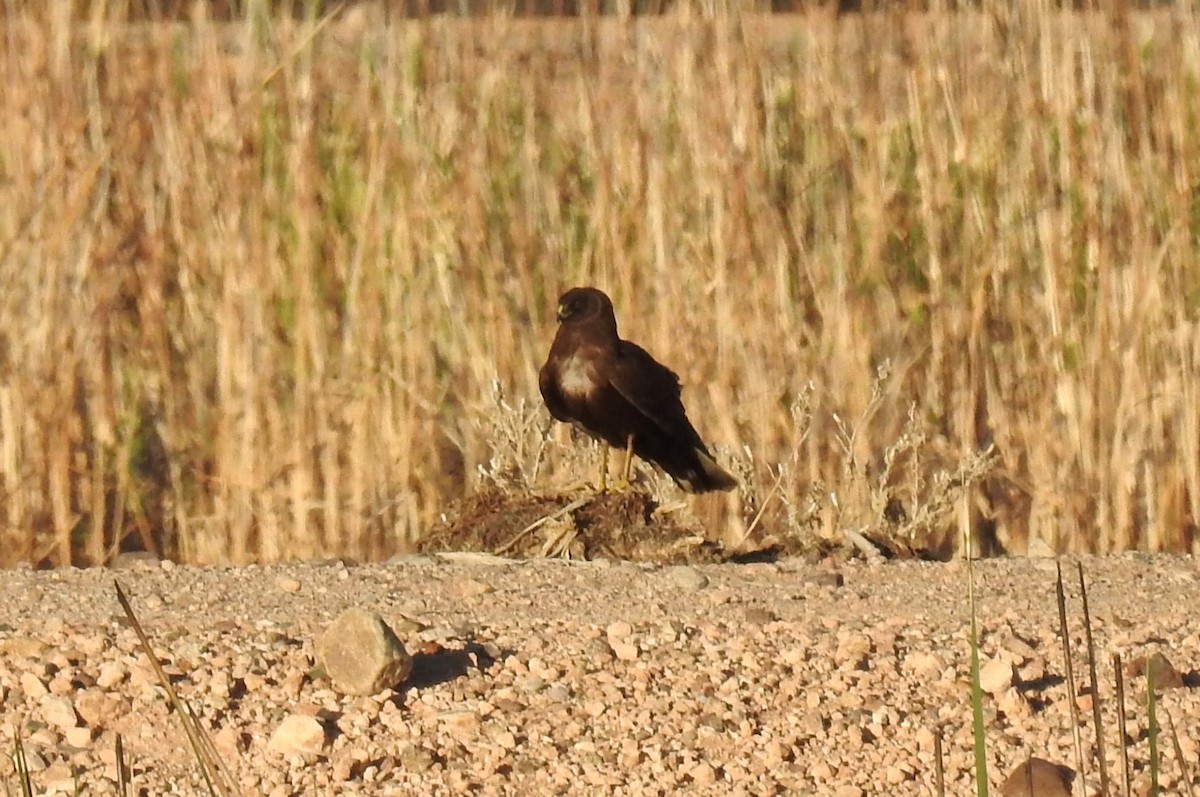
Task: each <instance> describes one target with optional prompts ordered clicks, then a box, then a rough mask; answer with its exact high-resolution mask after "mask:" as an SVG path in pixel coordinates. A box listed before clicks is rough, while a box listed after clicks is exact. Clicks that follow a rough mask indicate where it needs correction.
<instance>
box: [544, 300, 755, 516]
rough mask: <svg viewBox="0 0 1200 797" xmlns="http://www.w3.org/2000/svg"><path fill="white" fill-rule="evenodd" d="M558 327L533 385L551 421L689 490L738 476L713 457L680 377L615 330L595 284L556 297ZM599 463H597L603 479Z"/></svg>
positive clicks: (715, 486)
mask: <svg viewBox="0 0 1200 797" xmlns="http://www.w3.org/2000/svg"><path fill="white" fill-rule="evenodd" d="M558 321H559V327H558V333H557V334H556V335H555V336H554V344H553V345H552V346H551V347H550V356H549V357H548V358H547V359H546V364H545V365H543V366H542V370H541V373H540V374H539V378H538V386H539V387H540V388H541V391H542V398H543V399H545V401H546V407H547V409H549V410H550V414H551V415H553V416H554V418H555V419H556V420H559V421H563V422H565V423H570V424H573V425H574V426H576V427H577V428H580V429H582V430H583V431H585V432H587V433H588V434H589V435H591V436H592V437H594V438H596V439H597V440H600V441H602V442H603V443H607V444H608V445H610V446H613V447H614V448H623V449H625V466H624V469H623V473H624V476H625V479H626V481H628V479H629V468H630V465H631V460H632V456H633V454H637V455H638V456H639V457H641V458H642V459H644V460H646V461H647V462H650V463H653V464H654V465H657V466H658V467H659V468H661V469H662V470H664V471H666V473H667V474H668V475H669V476H670V477H671V478H672V479H674V480H675V483H676V484H678V485H679V486H680V487H682V488H683V489H684V490H686V491H688V492H689V493H706V492H709V491H712V490H729V489H732V488H733V487H734V486H736V485H737V481H736V480H735V479H734V478H733V476H731V475H730V474H729V473H728V472H726V471H725V469H724V468H722V467H721V466H720V465H718V464H717V462H716V460H715V459H713V456H712V454H711V453H709V450H708V448H707V447H706V446H705V445H704V442H703V441H702V440H701V439H700V435H699V434H697V433H696V429H695V428H694V427H693V426H692V424H691V422H690V421H689V420H688V418H687V414H686V413H685V412H684V409H683V402H682V401H681V400H680V392H681V387H680V384H679V377H678V376H676V375H675V373H674V372H673V371H671V370H670V369H669V368H667V367H665V366H663V365H661V364H659V363H658V362H657V361H656V360H655V359H654V358H653V357H651V356H650V355H649V354H648V353H647V352H646V350H645V349H643V348H642V347H641V346H638V345H637V344H634V343H630V342H629V341H627V340H621V338H620V336H618V335H617V319H616V316H614V315H613V306H612V301H610V300H609V298H608V297H607V296H606V295H604V293H602V292H601V291H598V290H596V289H595V288H572V289H571V290H569V291H567V292H566V293H564V294H563V295H562V298H560V299H559V300H558ZM603 479H604V464H603V463H602V464H601V484H602V485H603Z"/></svg>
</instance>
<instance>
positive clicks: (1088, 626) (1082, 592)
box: [1076, 562, 1112, 797]
mask: <svg viewBox="0 0 1200 797" xmlns="http://www.w3.org/2000/svg"><path fill="white" fill-rule="evenodd" d="M1076 567H1078V568H1079V598H1080V600H1081V601H1082V603H1083V628H1084V632H1085V633H1086V635H1087V654H1088V677H1089V678H1091V682H1092V724H1093V726H1094V727H1095V728H1096V758H1097V760H1098V762H1099V764H1100V794H1102V795H1104V797H1108V795H1109V794H1111V793H1112V792H1111V791H1109V781H1108V762H1107V760H1106V759H1105V757H1104V724H1103V722H1102V719H1101V714H1100V680H1099V678H1098V677H1097V675H1096V643H1095V640H1094V639H1093V637H1092V613H1091V610H1090V609H1089V608H1088V596H1087V584H1086V583H1085V581H1084V579H1083V563H1082V562H1076Z"/></svg>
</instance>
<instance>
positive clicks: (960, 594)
mask: <svg viewBox="0 0 1200 797" xmlns="http://www.w3.org/2000/svg"><path fill="white" fill-rule="evenodd" d="M1082 561H1083V566H1084V570H1085V573H1086V574H1087V577H1088V583H1089V598H1090V603H1091V610H1092V615H1093V618H1094V623H1093V626H1094V630H1095V635H1096V644H1097V647H1098V650H1099V652H1100V656H1099V659H1100V662H1099V664H1100V678H1099V680H1100V689H1099V697H1100V700H1101V701H1102V708H1103V714H1104V717H1105V725H1106V728H1107V731H1106V737H1107V756H1108V758H1109V759H1110V762H1111V763H1110V765H1111V766H1112V767H1113V769H1111V770H1110V771H1111V774H1112V777H1113V778H1114V779H1118V774H1117V770H1116V769H1115V767H1116V763H1117V761H1118V759H1117V755H1116V749H1115V748H1116V741H1117V739H1116V736H1117V732H1116V723H1115V716H1116V715H1115V705H1114V699H1113V694H1114V690H1113V680H1114V679H1113V670H1112V654H1114V653H1119V654H1121V655H1122V656H1123V657H1124V658H1125V659H1126V660H1136V659H1137V658H1138V657H1142V656H1145V655H1147V654H1150V653H1153V652H1156V651H1158V652H1162V653H1164V654H1166V656H1167V657H1168V658H1169V659H1170V661H1171V662H1172V663H1173V664H1174V665H1175V667H1176V668H1177V669H1178V670H1179V672H1180V674H1181V676H1182V681H1183V685H1182V686H1180V687H1178V688H1174V689H1170V690H1168V691H1165V692H1164V693H1163V694H1162V698H1161V702H1160V720H1161V718H1162V716H1164V715H1161V711H1162V710H1163V709H1165V711H1166V714H1167V715H1169V716H1170V718H1171V719H1172V720H1173V722H1174V727H1175V728H1176V730H1177V732H1178V736H1179V741H1180V745H1181V748H1182V750H1183V753H1184V759H1185V761H1186V764H1187V766H1188V768H1189V771H1190V772H1191V773H1192V777H1193V778H1194V777H1196V773H1197V772H1200V760H1198V749H1200V748H1198V745H1197V741H1196V740H1197V739H1200V700H1198V695H1200V691H1198V690H1197V688H1196V685H1197V683H1200V681H1198V679H1197V674H1196V673H1195V669H1196V668H1197V667H1198V666H1200V664H1198V662H1200V626H1198V625H1197V623H1196V608H1197V607H1200V568H1198V567H1197V563H1196V562H1195V561H1194V560H1192V559H1186V558H1168V557H1155V556H1146V555H1126V556H1120V557H1112V558H1088V559H1084V560H1082ZM1068 564H1069V567H1068V568H1067V572H1068V575H1069V577H1070V578H1069V579H1068V584H1067V596H1068V611H1069V614H1070V616H1071V621H1070V623H1071V629H1072V637H1073V642H1074V653H1075V659H1076V663H1077V667H1078V668H1080V669H1079V674H1078V675H1077V678H1078V680H1079V688H1080V690H1081V691H1084V692H1088V693H1089V694H1085V695H1084V696H1083V697H1081V698H1080V700H1079V703H1080V705H1081V706H1082V707H1083V709H1084V720H1083V723H1082V724H1083V728H1082V742H1083V746H1084V749H1085V751H1090V750H1092V749H1093V741H1092V739H1093V732H1092V727H1093V725H1092V720H1091V714H1090V705H1091V700H1092V699H1093V698H1092V696H1091V694H1090V693H1091V691H1092V690H1090V688H1089V687H1088V681H1089V679H1088V677H1087V676H1086V674H1085V672H1084V670H1083V669H1082V664H1081V663H1082V662H1083V661H1084V660H1085V648H1084V646H1083V641H1082V639H1083V624H1082V621H1081V619H1080V615H1081V613H1080V607H1079V603H1080V602H1079V587H1078V582H1077V578H1076V575H1075V569H1074V563H1073V560H1072V562H1070V563H1068ZM975 572H976V577H977V594H978V598H979V612H980V619H981V629H982V635H983V647H982V660H983V667H984V671H985V675H986V679H985V680H986V686H987V687H988V689H989V690H991V692H992V694H989V695H988V696H987V698H986V701H985V716H986V722H987V726H988V745H989V747H988V755H989V762H990V764H991V772H990V774H991V780H992V785H993V786H998V785H999V783H1000V781H1001V780H1002V779H1003V776H1004V775H1005V774H1006V773H1007V772H1008V771H1009V770H1010V769H1011V768H1012V767H1013V766H1014V765H1015V764H1016V763H1017V762H1019V761H1020V760H1022V759H1024V758H1025V757H1027V756H1029V755H1038V756H1041V757H1044V758H1048V759H1051V760H1053V761H1057V762H1061V763H1064V764H1068V765H1070V766H1072V767H1073V768H1074V767H1076V764H1075V754H1074V746H1073V745H1074V743H1073V737H1072V733H1071V724H1072V720H1071V713H1070V703H1069V700H1068V699H1067V687H1066V684H1065V681H1064V675H1065V669H1064V665H1063V654H1062V649H1061V645H1060V643H1059V641H1058V638H1057V634H1056V628H1057V609H1056V604H1055V589H1054V563H1053V561H1051V560H1022V559H1005V560H992V561H986V562H983V563H981V564H978V565H977V566H976V570H975ZM114 578H117V579H119V580H120V582H121V584H122V585H123V586H124V588H125V589H126V591H127V592H128V594H129V596H130V599H131V601H132V603H133V607H134V609H135V611H136V612H137V614H138V616H139V618H140V620H141V622H142V623H143V624H144V626H145V628H146V630H147V631H148V633H149V634H150V635H151V638H152V639H153V641H154V644H155V646H156V649H157V651H158V654H159V656H160V657H161V659H162V660H163V662H164V663H165V665H166V667H167V671H168V672H169V673H170V674H171V677H172V680H173V681H174V682H175V685H176V687H177V688H178V690H179V691H180V693H181V694H182V695H183V696H184V697H185V698H186V699H187V700H189V701H190V702H191V703H192V705H193V707H194V709H195V710H196V712H197V713H198V714H199V715H200V716H201V717H202V718H203V720H204V722H205V723H206V725H207V726H208V727H209V728H210V729H211V732H212V735H213V738H214V740H215V743H216V745H217V748H218V749H219V750H220V751H221V753H222V755H223V757H224V758H225V760H226V761H227V762H228V764H229V765H230V767H231V768H232V770H233V772H234V773H235V777H236V778H237V780H238V783H239V785H240V788H241V789H242V791H243V792H244V793H245V794H266V795H291V794H302V793H303V794H410V793H416V794H449V793H454V794H459V793H476V794H623V795H636V794H663V795H665V794H676V793H684V794H745V795H764V794H801V795H804V794H813V795H845V796H846V797H849V796H850V795H865V794H890V795H918V794H920V795H928V794H931V793H933V784H934V777H935V774H934V773H935V767H934V738H935V734H938V733H940V734H941V735H942V737H943V738H944V743H945V759H946V778H947V793H949V794H967V793H973V787H972V785H971V784H972V781H971V761H972V758H971V755H972V754H971V728H970V714H971V712H970V703H969V692H968V686H967V684H968V675H969V662H970V656H969V648H968V644H967V629H968V615H967V603H966V585H967V580H966V568H965V566H964V565H962V564H961V563H923V562H893V563H887V564H880V565H868V564H865V563H862V562H859V561H855V560H850V561H845V562H842V563H841V564H838V565H836V566H834V565H830V564H828V563H815V564H814V563H808V562H806V561H804V560H802V559H796V558H791V559H782V560H780V561H777V562H773V563H754V564H733V563H723V564H701V565H659V564H633V563H625V562H611V561H607V560H601V561H595V562H582V563H574V562H566V561H560V560H556V561H549V560H538V561H511V560H505V559H500V558H494V557H490V556H486V555H470V554H468V555H461V554H460V555H449V556H446V555H440V554H437V555H434V554H417V555H412V556H409V557H404V558H400V559H397V560H396V561H393V562H391V563H388V564H381V565H366V566H350V567H347V566H345V565H343V564H341V563H331V564H323V565H322V564H308V565H280V566H272V567H247V568H237V569H232V568H228V569H226V568H207V569H201V568H189V567H181V566H176V565H172V564H170V563H151V564H147V565H139V566H135V567H132V568H129V569H124V570H99V569H96V570H82V571H80V570H75V571H52V572H34V571H30V570H16V571H9V572H5V573H3V575H2V576H0V654H2V655H0V705H2V706H3V710H2V711H0V743H2V744H3V745H4V747H5V749H6V751H9V750H11V749H12V746H13V741H12V740H13V738H14V736H15V734H16V732H17V730H18V728H19V729H20V731H21V734H22V737H23V738H24V740H25V743H26V746H27V749H28V751H29V758H30V762H31V768H32V769H33V770H34V772H33V782H34V784H35V787H37V788H39V789H42V790H44V791H46V792H53V791H55V790H57V791H64V792H71V791H72V790H73V788H74V781H75V778H79V780H80V782H81V784H82V786H83V787H84V793H100V794H115V793H116V790H115V779H116V768H115V764H114V761H115V758H114V752H113V750H114V743H115V739H116V734H117V733H120V734H121V735H122V738H123V741H124V746H125V751H126V757H127V759H128V760H129V761H130V762H131V763H132V768H133V773H132V774H133V779H134V785H135V787H137V788H138V789H141V790H144V792H143V793H147V794H161V793H168V792H170V793H175V794H202V793H204V790H203V786H202V785H201V782H200V780H199V776H198V773H197V769H196V766H195V764H194V762H193V761H192V759H191V757H190V754H189V753H188V752H187V747H186V744H185V743H184V741H183V737H182V734H181V732H180V730H179V723H178V722H177V718H176V717H174V716H173V715H171V714H170V713H169V712H168V704H167V701H166V699H165V698H164V696H163V692H162V689H161V687H159V686H158V685H157V684H156V682H155V679H154V676H153V674H152V672H151V669H150V667H149V664H148V662H147V661H146V659H145V657H144V656H143V655H142V654H141V652H140V651H139V649H138V647H137V642H136V637H135V635H134V632H133V630H132V629H131V628H130V627H129V626H128V624H127V623H126V622H125V621H124V619H123V617H122V615H121V612H120V609H119V607H118V605H117V602H116V599H115V592H114V588H113V579H114ZM351 606H361V607H365V608H369V609H371V610H374V611H377V612H378V613H379V614H380V615H382V616H383V618H384V619H385V620H386V621H387V622H388V623H389V624H390V625H391V626H392V627H393V628H394V629H395V630H396V633H397V634H398V635H399V637H400V638H401V639H402V640H403V642H404V644H405V646H406V647H407V649H408V650H409V651H410V652H412V653H414V654H415V657H416V667H415V670H414V674H413V677H412V680H411V681H410V682H409V683H408V684H407V685H405V686H404V687H401V688H399V689H397V690H395V691H386V692H384V693H382V694H380V695H377V696H373V697H345V696H342V695H339V694H338V693H337V692H335V691H334V690H333V689H332V687H331V685H330V683H329V682H328V681H327V680H325V679H324V678H322V677H321V674H320V672H319V670H318V669H316V668H315V667H314V664H315V662H314V658H313V653H314V648H315V643H316V639H317V638H318V637H319V635H320V634H321V632H322V630H323V629H324V628H325V627H326V626H327V624H328V623H330V621H331V620H332V619H333V618H334V617H335V616H336V615H337V614H338V613H340V612H341V611H343V610H344V609H346V608H348V607H351ZM1127 689H1128V692H1129V698H1128V711H1129V728H1128V734H1129V739H1130V744H1129V752H1130V757H1131V760H1132V762H1133V766H1134V772H1133V778H1134V782H1135V788H1145V787H1146V785H1147V784H1148V774H1147V771H1146V761H1147V758H1148V742H1147V723H1146V716H1145V715H1146V712H1145V706H1144V704H1143V703H1142V700H1143V695H1144V689H1145V681H1144V679H1143V678H1141V677H1139V676H1136V675H1133V676H1130V677H1129V678H1128V679H1127ZM297 716H299V717H301V718H315V719H316V720H317V722H319V723H320V726H319V727H320V728H321V729H323V733H322V734H319V735H318V738H317V740H316V744H317V746H318V747H317V749H316V750H315V751H313V752H309V753H307V754H302V753H291V754H285V753H282V752H278V750H277V748H278V746H279V745H278V743H275V744H273V743H272V742H271V737H272V735H273V734H275V733H276V731H277V730H278V729H279V728H280V727H281V725H283V724H284V723H285V721H288V720H289V718H291V717H297ZM301 724H303V721H301ZM1160 747H1161V749H1162V750H1163V766H1162V772H1163V775H1162V777H1163V780H1164V783H1165V785H1166V786H1167V788H1168V789H1169V791H1168V793H1182V792H1181V791H1180V789H1181V781H1180V777H1181V775H1180V773H1181V771H1182V770H1181V767H1180V762H1179V760H1178V758H1177V756H1176V753H1175V751H1174V749H1173V743H1171V742H1169V741H1167V740H1166V739H1164V740H1163V744H1161V745H1160ZM1097 778H1098V775H1097V772H1096V768H1095V765H1094V764H1093V763H1089V764H1088V767H1087V769H1086V771H1085V773H1084V776H1083V777H1082V778H1077V779H1076V781H1075V793H1076V794H1084V793H1085V792H1084V790H1083V789H1084V781H1086V786H1087V790H1088V791H1087V793H1095V792H1096V790H1097V786H1098V780H1097ZM0 780H6V781H7V782H8V785H9V787H10V788H13V787H14V786H15V780H14V779H13V775H12V766H11V763H10V762H8V761H7V759H4V760H0Z"/></svg>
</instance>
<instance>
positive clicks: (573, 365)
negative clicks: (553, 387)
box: [558, 355, 596, 398]
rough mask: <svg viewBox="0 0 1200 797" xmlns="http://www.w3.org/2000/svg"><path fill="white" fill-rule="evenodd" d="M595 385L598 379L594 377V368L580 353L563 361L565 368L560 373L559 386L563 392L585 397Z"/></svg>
mask: <svg viewBox="0 0 1200 797" xmlns="http://www.w3.org/2000/svg"><path fill="white" fill-rule="evenodd" d="M595 386H596V381H595V379H594V378H593V375H592V369H591V368H590V367H589V364H588V362H587V360H585V359H584V358H582V357H580V356H578V355H573V356H572V357H571V358H570V359H569V360H567V361H566V362H565V363H563V368H562V370H561V371H559V374H558V388H559V390H561V391H562V392H563V393H566V394H567V395H570V396H576V397H580V398H585V397H587V396H588V395H589V394H590V393H591V392H592V389H593V388H594V387H595Z"/></svg>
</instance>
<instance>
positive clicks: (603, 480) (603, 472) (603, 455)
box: [596, 442, 608, 492]
mask: <svg viewBox="0 0 1200 797" xmlns="http://www.w3.org/2000/svg"><path fill="white" fill-rule="evenodd" d="M596 487H597V489H599V491H600V492H605V491H606V490H608V443H604V442H601V443H600V473H598V474H597V478H596Z"/></svg>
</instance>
